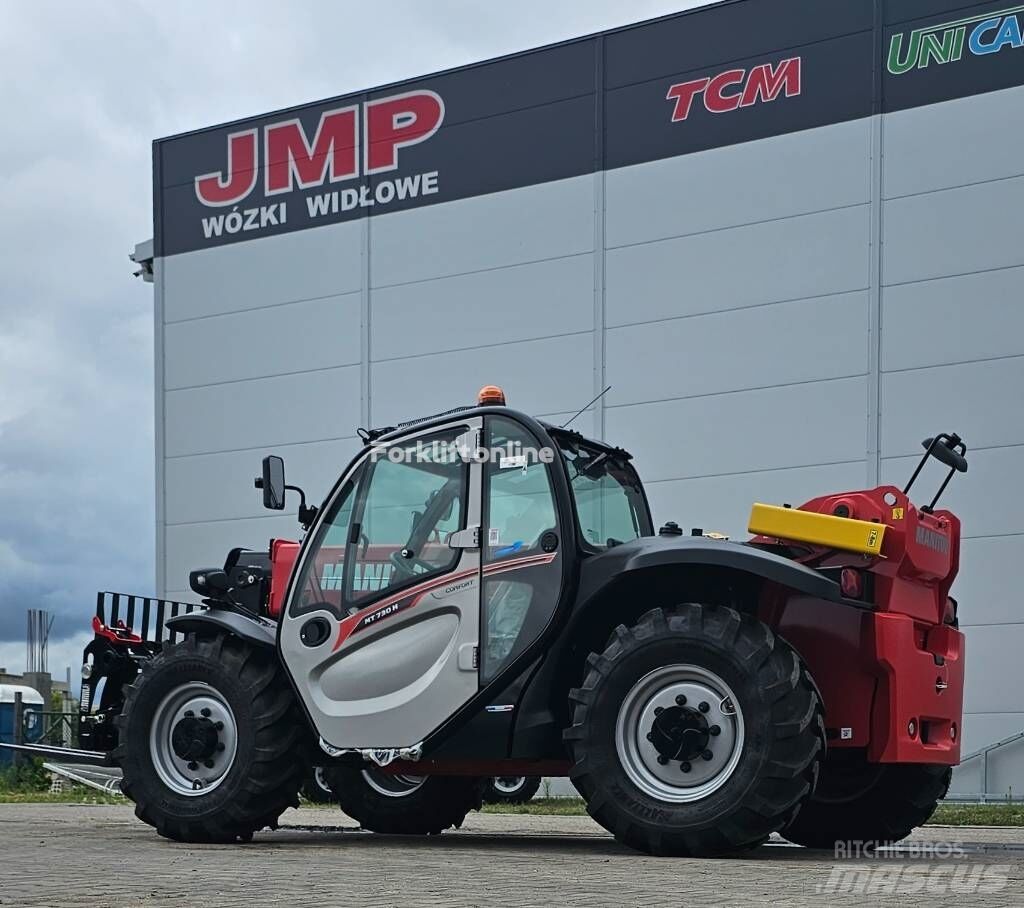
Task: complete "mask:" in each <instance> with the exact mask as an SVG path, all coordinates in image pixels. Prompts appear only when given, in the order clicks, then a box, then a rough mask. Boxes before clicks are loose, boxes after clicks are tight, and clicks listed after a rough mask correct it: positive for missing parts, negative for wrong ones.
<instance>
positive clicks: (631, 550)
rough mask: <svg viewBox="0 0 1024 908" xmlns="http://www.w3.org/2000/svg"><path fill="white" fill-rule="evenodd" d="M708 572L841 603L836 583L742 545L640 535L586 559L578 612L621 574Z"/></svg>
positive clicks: (771, 554) (687, 537) (848, 602)
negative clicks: (751, 579) (737, 574)
mask: <svg viewBox="0 0 1024 908" xmlns="http://www.w3.org/2000/svg"><path fill="white" fill-rule="evenodd" d="M676 566H678V567H709V568H719V569H725V570H734V571H740V572H742V573H745V574H752V575H754V576H756V577H761V578H763V579H765V580H769V581H771V582H773V583H778V584H780V585H782V586H787V587H789V588H790V589H793V590H796V591H797V592H800V593H804V594H806V595H808V596H813V597H814V598H816V599H826V600H828V601H830V602H842V603H847V604H851V605H853V604H857V603H853V602H851V601H850V600H848V599H846V598H845V597H844V596H843V594H842V592H841V590H840V588H839V584H838V583H836V582H835V581H834V580H831V579H830V578H829V577H826V576H825V575H824V574H820V573H819V572H818V571H815V570H812V569H811V568H809V567H805V566H804V565H802V564H798V563H797V562H795V561H791V560H790V559H788V558H784V557H783V556H781V555H776V554H775V553H774V552H769V551H766V550H764V549H761V548H757V547H755V546H752V545H747V544H746V543H739V542H729V541H726V540H720V539H710V538H707V537H704V536H643V537H641V538H639V539H635V540H633V541H632V542H627V543H625V544H624V545H619V546H615V547H613V548H611V549H609V550H608V551H606V552H603V553H602V554H600V555H598V556H597V557H595V558H592V559H589V560H588V563H587V564H586V566H585V569H584V571H583V576H582V578H581V580H582V583H581V587H580V592H579V596H578V597H577V601H578V602H579V603H580V605H579V606H578V608H583V609H585V608H586V603H587V602H588V601H589V600H590V599H592V598H593V597H594V596H596V595H598V594H600V592H601V591H602V590H603V589H604V588H605V587H606V586H608V584H609V583H612V582H613V581H615V580H620V579H621V578H622V576H623V575H624V574H630V573H633V572H635V571H643V570H647V569H650V568H665V567H676Z"/></svg>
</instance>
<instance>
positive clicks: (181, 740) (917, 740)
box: [82, 387, 967, 855]
mask: <svg viewBox="0 0 1024 908" xmlns="http://www.w3.org/2000/svg"><path fill="white" fill-rule="evenodd" d="M361 435H362V437H363V440H364V442H365V445H364V447H363V449H362V450H361V451H360V452H359V454H357V455H356V457H355V458H354V459H353V461H352V462H351V463H350V464H349V465H348V466H347V467H346V468H345V469H344V470H343V472H342V474H341V476H340V478H339V479H338V481H337V483H336V484H335V486H334V488H333V489H332V490H331V491H330V493H329V494H328V495H327V497H326V499H325V501H324V502H323V503H322V505H320V506H319V507H312V506H308V505H307V504H306V501H305V496H304V495H303V494H302V492H301V490H299V489H295V488H294V487H292V486H287V485H286V483H285V478H284V464H283V462H282V461H281V459H280V458H277V457H273V456H271V457H267V458H265V460H264V464H263V472H262V476H261V477H259V478H258V479H257V486H258V487H259V488H262V492H263V498H264V504H265V505H266V506H267V507H269V508H271V509H282V508H283V507H284V504H285V495H286V490H293V491H295V492H298V493H299V494H300V496H301V505H300V507H299V518H300V522H301V523H302V525H303V527H304V528H305V529H306V531H307V532H306V533H305V535H304V538H303V541H302V542H301V543H295V542H289V541H284V540H273V541H272V542H271V543H270V546H269V548H268V550H267V551H264V552H255V551H248V550H235V551H233V552H232V553H231V555H230V557H229V558H228V560H227V563H226V564H225V565H224V567H223V569H216V570H213V569H211V570H199V571H193V572H192V575H191V578H190V583H191V587H192V589H193V590H194V591H196V592H197V593H198V594H199V595H201V596H202V598H203V603H204V604H203V605H202V606H195V607H192V606H189V607H182V606H178V605H177V604H174V603H162V602H154V601H151V600H135V599H131V600H128V605H127V611H126V612H125V613H124V614H123V615H122V614H121V612H120V611H119V610H120V608H121V607H122V606H124V605H125V600H124V598H123V597H117V598H114V597H111V596H109V595H108V596H105V597H103V598H101V603H100V605H101V609H100V614H99V615H98V616H97V618H96V619H95V627H96V632H97V636H96V639H95V640H94V642H93V643H92V644H90V647H89V649H88V650H87V654H86V667H85V670H84V676H85V678H86V681H85V684H84V687H83V709H84V711H85V714H84V715H83V717H82V730H83V735H82V737H83V740H84V741H85V742H86V745H87V746H88V747H90V748H92V750H93V752H94V753H95V755H96V757H97V759H99V758H101V757H102V755H103V754H106V755H107V758H108V759H109V760H112V761H113V762H114V763H116V764H117V765H119V766H120V767H121V769H122V771H123V783H122V784H123V790H124V793H125V794H126V795H127V796H128V797H129V798H131V799H132V800H133V801H134V802H135V804H136V813H137V814H138V816H139V817H140V818H141V819H142V820H144V821H145V822H147V823H149V824H150V825H152V826H154V827H155V828H156V829H157V831H158V832H159V833H160V834H161V835H163V836H166V837H168V838H171V839H175V840H178V841H188V842H211V841H213V842H229V841H245V840H248V839H249V838H251V836H252V835H253V833H254V832H256V831H258V830H260V829H262V828H264V827H267V826H270V827H274V826H275V825H276V823H277V821H278V818H279V817H280V815H281V813H282V812H283V811H284V810H285V809H286V808H287V807H289V806H293V805H295V804H296V803H297V793H298V791H299V789H300V786H301V785H302V784H303V781H304V779H305V778H306V777H307V775H308V773H309V772H310V768H311V767H313V766H321V767H323V774H324V776H325V777H326V779H327V781H328V783H329V786H330V788H331V789H332V791H333V793H334V796H335V798H336V799H337V800H338V801H339V802H340V804H341V806H342V807H343V809H344V810H345V812H346V813H348V814H349V815H350V816H352V817H354V818H355V819H357V820H358V821H359V822H360V823H361V824H362V825H363V827H365V828H366V829H369V830H372V831H376V832H383V833H404V834H410V833H411V834H429V833H438V832H441V831H442V830H444V829H446V828H448V827H450V826H458V825H459V824H460V823H461V822H462V820H463V818H464V817H465V815H466V813H467V812H468V811H470V810H472V809H475V808H478V807H479V806H480V803H481V797H482V792H483V788H484V786H485V784H486V783H487V781H488V780H489V779H491V778H494V777H504V778H508V777H522V776H541V775H545V776H555V775H566V776H568V777H569V778H570V779H571V780H572V782H573V784H574V785H575V786H576V788H577V790H578V791H579V793H580V795H581V796H582V797H583V799H584V800H585V801H586V804H587V809H588V811H589V812H590V814H591V815H592V816H593V817H594V819H596V820H597V821H598V822H599V823H600V824H601V825H603V826H604V827H605V828H606V829H608V830H609V831H611V832H612V833H613V834H614V835H615V836H616V838H618V839H619V840H620V841H622V842H624V843H626V844H628V845H631V846H633V847H635V848H637V849H640V850H642V851H645V852H649V853H652V854H663V855H722V854H730V853H735V852H738V851H741V850H743V849H747V848H750V847H754V846H756V845H758V844H760V843H762V842H764V841H765V840H766V839H767V837H768V836H769V835H770V834H771V833H774V832H779V833H781V835H782V836H784V837H785V838H786V839H788V840H790V841H792V842H795V843H799V844H802V845H808V846H812V847H831V846H832V845H833V843H834V842H835V841H836V840H858V841H860V842H865V843H866V842H872V841H874V842H883V841H893V840H897V839H900V838H902V837H904V836H906V835H907V834H908V833H909V832H910V831H911V830H912V829H914V828H915V827H916V826H919V825H920V824H922V823H924V822H925V821H927V820H928V818H929V817H930V816H931V814H932V812H933V811H934V809H935V806H936V804H937V802H938V801H939V800H940V799H941V798H942V797H943V796H944V795H945V793H946V790H947V788H948V786H949V781H950V773H951V768H952V767H953V766H955V765H956V764H957V762H958V760H959V756H960V731H961V716H962V696H963V679H964V674H963V673H964V658H963V657H964V638H963V635H962V634H961V633H960V631H959V630H958V629H957V614H956V602H955V601H954V600H953V599H952V598H951V597H950V595H949V594H950V586H951V584H952V583H953V579H954V578H955V576H956V573H957V569H958V561H959V550H960V522H959V520H958V519H957V517H956V516H955V515H954V514H952V513H951V512H950V511H947V510H939V509H937V502H938V497H939V495H941V493H942V491H943V490H944V489H945V487H946V484H948V482H949V479H950V478H951V477H952V475H953V474H954V473H955V472H957V471H959V472H964V471H966V469H967V462H966V459H965V454H966V446H965V445H964V443H963V442H962V441H961V439H960V438H959V437H958V436H956V435H938V436H936V437H935V438H929V439H927V440H926V441H925V448H926V452H925V455H924V458H923V459H922V461H921V465H920V466H919V467H918V469H917V471H915V473H914V476H913V477H912V478H911V482H910V483H909V484H908V485H907V487H906V488H904V489H900V488H896V487H893V486H887V485H885V486H880V487H878V488H874V489H867V490H862V491H854V492H841V493H837V494H831V495H825V496H822V497H820V498H815V499H814V500H812V501H809V502H807V503H806V504H804V505H801V506H800V507H798V508H790V507H773V506H768V505H762V504H757V505H754V507H753V511H752V514H751V521H750V530H751V532H752V533H753V534H754V535H753V537H752V538H751V539H750V540H748V541H746V542H736V541H729V540H727V539H724V538H722V537H717V536H715V535H714V534H710V535H705V534H703V533H702V532H701V531H700V530H694V531H692V532H691V533H690V534H684V533H683V531H682V530H681V529H680V528H679V527H678V526H677V525H676V524H674V523H669V524H666V525H665V526H663V527H661V529H660V530H655V528H654V525H653V523H652V519H651V514H650V509H649V507H648V503H647V498H646V495H645V492H644V487H643V485H642V484H641V481H640V478H639V476H638V475H637V472H636V470H635V469H634V467H633V465H632V463H631V457H630V455H629V453H627V452H626V451H625V450H623V449H622V448H618V447H615V446H613V445H610V444H607V443H604V442H601V441H596V440H593V439H589V438H585V437H583V436H582V435H580V434H578V433H576V432H574V431H571V430H568V429H565V428H560V427H557V426H553V425H549V424H547V423H545V422H542V421H539V420H536V419H533V418H531V417H529V416H527V415H525V414H523V413H520V412H517V411H515V410H513V409H510V408H508V407H507V406H505V402H504V397H503V395H502V394H501V392H500V390H499V389H496V388H493V387H489V388H486V389H484V391H483V392H481V396H480V398H479V401H478V404H477V405H476V406H471V407H465V408H461V409H457V410H452V411H449V412H447V413H443V414H439V415H437V416H431V417H427V418H424V419H420V420H416V421H413V422H410V423H406V424H403V425H400V426H397V427H388V428H386V429H379V430H373V431H363V432H361ZM929 459H936V460H938V461H939V462H941V463H942V464H944V465H945V466H946V467H948V469H949V473H948V475H947V476H946V481H945V482H944V483H943V484H942V488H941V489H940V490H939V494H938V495H936V496H935V498H933V499H932V501H931V503H930V504H928V505H926V506H916V505H914V504H913V503H911V501H910V499H909V498H908V493H909V491H910V489H911V486H912V485H913V484H914V481H915V480H916V479H917V478H918V475H919V473H920V471H921V468H922V467H923V466H924V464H925V463H926V462H927V461H928V460H929ZM104 606H110V607H111V611H110V613H108V612H107V610H106V609H105V608H104ZM151 626H153V627H154V628H155V629H154V630H153V632H152V633H150V631H149V628H150V627H151ZM101 681H102V690H100V689H99V687H100V684H101Z"/></svg>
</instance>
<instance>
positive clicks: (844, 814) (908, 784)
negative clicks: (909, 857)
mask: <svg viewBox="0 0 1024 908" xmlns="http://www.w3.org/2000/svg"><path fill="white" fill-rule="evenodd" d="M952 775H953V770H952V769H950V768H949V767H948V766H937V765H929V764H915V763H889V764H885V763H868V762H867V760H866V759H865V757H864V754H863V753H862V752H859V751H853V752H848V753H844V752H843V751H835V752H834V753H833V755H831V756H830V757H829V759H828V760H827V761H826V762H825V764H824V766H822V769H821V776H820V778H819V779H818V787H817V790H816V791H815V793H814V796H813V797H812V798H811V799H810V800H809V801H808V802H807V803H806V804H805V805H804V807H803V809H802V810H801V811H800V813H799V814H798V815H797V817H796V819H795V820H794V821H793V822H792V823H790V824H789V825H788V826H787V827H786V828H785V829H783V830H782V835H783V836H784V837H785V838H787V839H789V841H791V842H794V843H795V844H797V845H806V846H807V847H808V848H829V849H832V848H834V847H835V843H836V842H838V841H844V842H860V843H863V844H866V843H878V844H882V843H885V842H897V841H899V840H900V839H903V838H906V837H907V836H908V835H909V834H910V833H911V832H912V831H913V830H914V829H916V828H917V827H918V826H923V825H924V824H925V823H927V822H928V820H929V819H930V817H931V815H932V814H933V813H934V812H935V808H936V807H937V806H938V803H939V801H941V800H942V799H943V798H944V797H945V796H946V792H947V791H948V790H949V782H950V779H951V778H952Z"/></svg>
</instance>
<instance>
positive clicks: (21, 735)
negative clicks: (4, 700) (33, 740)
mask: <svg viewBox="0 0 1024 908" xmlns="http://www.w3.org/2000/svg"><path fill="white" fill-rule="evenodd" d="M24 726H25V706H24V704H23V703H22V702H21V691H20V690H19V691H17V692H16V693H15V694H14V743H15V744H24V743H25V729H24ZM20 764H21V752H20V751H17V750H16V751H14V765H15V766H19V765H20Z"/></svg>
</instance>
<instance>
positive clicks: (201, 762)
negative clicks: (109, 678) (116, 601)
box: [113, 634, 306, 842]
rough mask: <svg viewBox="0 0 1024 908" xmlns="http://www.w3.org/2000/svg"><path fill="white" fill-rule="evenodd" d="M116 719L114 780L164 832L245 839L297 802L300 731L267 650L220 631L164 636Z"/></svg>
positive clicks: (199, 838) (197, 838) (189, 838)
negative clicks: (173, 640) (180, 638)
mask: <svg viewBox="0 0 1024 908" xmlns="http://www.w3.org/2000/svg"><path fill="white" fill-rule="evenodd" d="M116 723H117V727H118V733H119V734H118V740H119V742H120V743H119V744H118V747H117V749H116V750H115V751H114V755H113V756H114V759H115V761H116V762H117V763H118V764H119V765H120V766H121V769H122V773H123V777H122V781H121V790H122V791H123V792H124V793H125V795H127V796H128V797H129V798H131V799H132V800H133V801H134V802H135V814H136V816H138V817H139V819H141V820H143V821H145V822H146V823H149V825H150V826H153V827H154V828H155V829H156V831H157V832H158V833H160V835H162V836H165V837H166V838H169V839H174V840H176V841H182V842H233V841H247V840H249V839H250V838H252V835H253V833H254V832H256V831H257V830H259V829H262V828H264V827H265V826H270V827H276V825H277V820H278V817H279V816H280V815H281V814H282V813H283V812H284V810H285V809H286V808H288V807H297V806H298V790H299V785H300V784H301V776H302V767H303V765H304V759H303V758H304V754H303V752H302V751H303V741H304V739H305V734H306V733H305V729H304V728H303V724H302V719H301V717H300V716H299V713H298V710H297V708H296V705H295V701H294V697H293V696H292V692H291V687H290V685H289V684H288V681H287V679H286V678H285V677H284V674H283V672H282V671H281V667H280V664H279V662H278V660H277V657H276V654H275V653H274V652H273V651H271V650H265V649H257V648H254V647H252V646H250V645H249V644H247V643H245V642H243V641H241V640H239V639H238V638H236V637H232V636H228V635H223V634H221V635H216V636H208V637H198V636H196V635H190V636H189V637H187V638H186V639H185V641H184V642H182V643H178V644H173V645H168V646H166V647H164V648H163V650H162V651H161V652H160V653H159V654H158V655H156V656H155V657H154V658H153V659H152V660H151V661H150V662H148V663H146V664H145V665H144V666H143V667H142V670H141V671H140V672H139V676H138V678H137V679H136V680H135V682H134V683H133V684H131V685H130V686H128V687H127V688H126V696H125V702H124V706H123V708H122V712H121V715H120V716H119V717H118V718H117V720H116Z"/></svg>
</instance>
